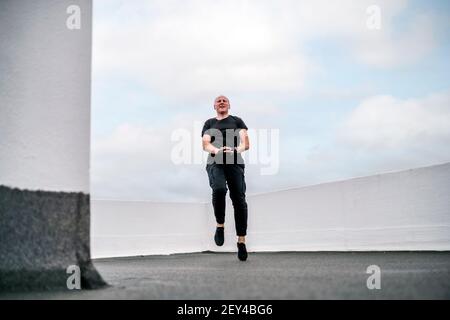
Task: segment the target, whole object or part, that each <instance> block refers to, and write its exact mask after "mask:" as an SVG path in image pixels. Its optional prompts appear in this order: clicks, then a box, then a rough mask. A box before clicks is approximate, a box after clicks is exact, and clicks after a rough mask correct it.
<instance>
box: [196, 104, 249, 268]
mask: <svg viewBox="0 0 450 320" xmlns="http://www.w3.org/2000/svg"><path fill="white" fill-rule="evenodd" d="M214 109H215V110H216V113H217V115H216V117H215V118H211V119H208V120H207V121H206V122H205V125H204V126H203V130H202V141H203V150H205V151H206V152H208V153H209V156H208V164H207V165H206V171H207V172H208V178H209V185H210V186H211V189H212V205H213V208H214V215H215V217H216V222H217V226H216V233H215V235H214V240H215V242H216V244H217V245H218V246H222V245H223V243H224V228H225V225H224V223H225V199H226V194H227V190H228V189H227V185H228V188H229V189H230V198H231V201H232V203H233V207H234V220H235V224H236V235H237V237H238V240H237V248H238V258H239V260H241V261H245V260H247V249H246V247H245V236H246V235H247V202H246V200H245V189H246V185H245V177H244V170H245V165H244V160H243V159H242V156H241V153H242V152H244V151H246V150H248V149H249V147H250V144H249V139H248V135H247V129H248V128H247V126H246V125H245V123H244V121H242V119H241V118H239V117H236V116H232V115H230V114H229V113H228V112H229V110H230V101H229V100H228V98H227V97H225V96H219V97H217V98H216V99H215V100H214Z"/></svg>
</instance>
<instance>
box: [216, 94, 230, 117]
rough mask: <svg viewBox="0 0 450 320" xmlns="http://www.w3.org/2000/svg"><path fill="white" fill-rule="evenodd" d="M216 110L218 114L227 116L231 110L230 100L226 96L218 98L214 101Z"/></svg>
mask: <svg viewBox="0 0 450 320" xmlns="http://www.w3.org/2000/svg"><path fill="white" fill-rule="evenodd" d="M214 109H215V110H216V112H217V114H220V115H226V114H227V113H228V109H230V100H228V98H227V97H225V96H218V97H217V98H216V99H214Z"/></svg>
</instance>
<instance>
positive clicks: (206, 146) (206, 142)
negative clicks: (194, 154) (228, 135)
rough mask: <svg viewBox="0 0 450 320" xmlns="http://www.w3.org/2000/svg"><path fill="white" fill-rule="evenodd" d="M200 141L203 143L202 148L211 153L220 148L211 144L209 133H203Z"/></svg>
mask: <svg viewBox="0 0 450 320" xmlns="http://www.w3.org/2000/svg"><path fill="white" fill-rule="evenodd" d="M202 143H203V150H204V151H206V152H208V153H212V154H217V153H218V152H219V151H220V149H219V148H216V147H214V146H213V144H212V143H211V136H210V135H209V134H204V135H203V137H202Z"/></svg>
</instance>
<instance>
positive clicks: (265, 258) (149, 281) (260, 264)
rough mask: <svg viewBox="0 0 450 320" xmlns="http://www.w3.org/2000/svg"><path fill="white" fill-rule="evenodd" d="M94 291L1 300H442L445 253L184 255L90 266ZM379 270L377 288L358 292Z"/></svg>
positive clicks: (446, 283) (446, 288)
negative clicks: (96, 275) (96, 277)
mask: <svg viewBox="0 0 450 320" xmlns="http://www.w3.org/2000/svg"><path fill="white" fill-rule="evenodd" d="M94 264H95V266H96V267H97V269H98V270H99V272H100V273H101V275H102V276H103V278H104V279H105V280H106V281H107V282H108V283H109V284H110V285H111V286H109V287H107V288H105V289H100V290H79V291H65V292H27V293H6V294H2V295H0V298H2V299H176V300H178V299H188V300H190V299H206V300H210V299H218V300H220V299H275V300H277V299H450V252H273V253H250V254H249V258H248V260H247V261H246V262H241V261H239V260H238V259H237V257H236V254H234V253H213V252H204V253H191V254H176V255H165V256H163V255H161V256H142V257H128V258H108V259H98V260H95V261H94ZM370 265H377V266H379V267H380V269H381V289H379V290H377V289H373V290H369V289H368V288H367V286H366V281H367V278H368V277H369V276H370V274H367V273H366V270H367V267H368V266H370Z"/></svg>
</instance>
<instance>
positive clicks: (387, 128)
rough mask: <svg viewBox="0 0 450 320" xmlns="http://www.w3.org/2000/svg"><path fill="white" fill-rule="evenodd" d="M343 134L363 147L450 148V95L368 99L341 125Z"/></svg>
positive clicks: (386, 96)
mask: <svg viewBox="0 0 450 320" xmlns="http://www.w3.org/2000/svg"><path fill="white" fill-rule="evenodd" d="M340 136H341V138H342V139H343V140H344V141H347V142H350V143H351V144H352V145H355V146H359V147H364V148H372V149H384V148H395V149H402V150H405V149H407V148H411V147H421V146H427V149H428V148H429V147H430V146H432V147H433V148H434V149H435V150H439V149H447V150H448V149H449V148H448V143H449V142H450V94H449V93H448V92H447V93H442V94H434V95H431V96H429V97H426V98H423V99H406V100H401V99H397V98H394V97H392V96H389V95H380V96H375V97H370V98H367V99H365V100H364V101H362V102H361V104H360V105H359V106H358V107H357V108H356V109H354V110H353V111H352V113H351V114H350V116H349V117H348V119H347V120H346V121H345V123H344V124H343V125H342V127H341V128H340ZM445 142H447V144H443V143H445Z"/></svg>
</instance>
